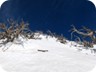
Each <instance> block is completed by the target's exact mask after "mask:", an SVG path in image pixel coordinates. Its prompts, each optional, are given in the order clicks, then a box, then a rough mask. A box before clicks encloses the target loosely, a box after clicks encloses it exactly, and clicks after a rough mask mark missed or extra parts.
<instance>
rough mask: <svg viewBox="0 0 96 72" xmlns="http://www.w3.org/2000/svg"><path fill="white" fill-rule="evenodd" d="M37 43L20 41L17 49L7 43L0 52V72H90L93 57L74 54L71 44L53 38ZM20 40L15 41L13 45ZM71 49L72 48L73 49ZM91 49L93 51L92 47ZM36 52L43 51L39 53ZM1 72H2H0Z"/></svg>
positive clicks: (88, 53) (95, 58) (94, 63)
mask: <svg viewBox="0 0 96 72" xmlns="http://www.w3.org/2000/svg"><path fill="white" fill-rule="evenodd" d="M40 37H41V38H42V39H41V40H38V39H37V40H34V39H29V40H26V39H22V41H21V42H22V43H23V44H21V45H19V44H16V42H15V43H14V44H12V43H9V44H7V45H6V46H5V48H7V47H8V48H9V49H8V50H6V51H5V52H2V51H1V50H2V48H3V47H2V48H0V49H1V50H0V69H3V70H5V72H93V71H94V70H93V71H91V70H92V69H93V68H94V67H95V66H96V54H95V53H91V51H90V50H82V51H80V50H78V49H81V48H82V46H81V47H75V46H76V43H75V42H70V41H68V42H67V43H66V44H61V43H60V42H57V41H56V39H55V38H52V37H48V38H47V39H46V37H45V36H43V35H41V36H40ZM18 41H19V42H20V40H17V42H18ZM74 45H75V46H74ZM94 48H95V47H94ZM40 50H46V52H42V51H40ZM0 72H4V71H0ZM95 72H96V71H95Z"/></svg>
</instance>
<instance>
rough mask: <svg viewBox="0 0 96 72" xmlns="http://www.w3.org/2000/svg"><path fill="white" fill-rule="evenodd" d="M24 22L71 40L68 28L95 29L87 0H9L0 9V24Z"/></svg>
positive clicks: (92, 10)
mask: <svg viewBox="0 0 96 72" xmlns="http://www.w3.org/2000/svg"><path fill="white" fill-rule="evenodd" d="M8 18H13V19H15V20H20V19H22V18H23V19H24V20H25V21H28V22H29V23H30V28H31V29H32V30H34V31H35V30H42V31H47V30H51V31H52V32H56V33H57V34H61V33H62V34H64V36H65V37H68V38H70V33H69V32H68V30H69V29H70V25H72V24H74V25H76V26H77V28H80V27H82V26H87V27H89V28H92V29H96V10H95V6H94V5H93V4H92V3H91V2H89V1H88V0H9V1H7V2H5V3H4V4H3V5H2V7H1V9H0V21H1V22H6V20H7V19H8Z"/></svg>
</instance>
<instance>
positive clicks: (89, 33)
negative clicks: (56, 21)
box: [71, 25, 96, 47]
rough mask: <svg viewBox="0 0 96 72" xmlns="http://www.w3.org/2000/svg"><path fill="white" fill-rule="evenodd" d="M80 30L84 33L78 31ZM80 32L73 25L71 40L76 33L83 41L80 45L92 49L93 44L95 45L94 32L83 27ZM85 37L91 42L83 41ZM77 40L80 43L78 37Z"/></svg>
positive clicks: (95, 32)
mask: <svg viewBox="0 0 96 72" xmlns="http://www.w3.org/2000/svg"><path fill="white" fill-rule="evenodd" d="M80 30H83V31H84V32H83V31H80ZM80 30H78V29H76V27H75V26H74V25H72V29H71V39H72V38H73V33H77V34H79V35H81V36H82V39H83V41H82V43H83V45H84V47H93V44H96V37H95V34H96V31H93V30H91V29H89V28H87V27H84V26H83V28H82V29H80ZM86 37H89V38H90V39H91V41H87V40H85V38H86ZM77 39H78V40H79V41H80V42H81V39H80V37H77Z"/></svg>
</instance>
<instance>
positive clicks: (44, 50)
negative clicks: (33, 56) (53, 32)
mask: <svg viewBox="0 0 96 72" xmlns="http://www.w3.org/2000/svg"><path fill="white" fill-rule="evenodd" d="M38 51H40V52H48V50H39V49H38Z"/></svg>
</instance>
